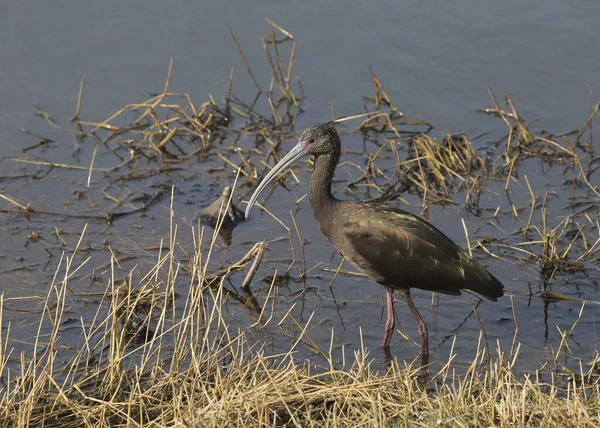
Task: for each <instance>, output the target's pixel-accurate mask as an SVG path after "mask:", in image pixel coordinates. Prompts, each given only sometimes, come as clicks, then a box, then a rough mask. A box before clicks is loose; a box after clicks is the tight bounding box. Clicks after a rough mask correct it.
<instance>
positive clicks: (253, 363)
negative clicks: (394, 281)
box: [0, 227, 600, 427]
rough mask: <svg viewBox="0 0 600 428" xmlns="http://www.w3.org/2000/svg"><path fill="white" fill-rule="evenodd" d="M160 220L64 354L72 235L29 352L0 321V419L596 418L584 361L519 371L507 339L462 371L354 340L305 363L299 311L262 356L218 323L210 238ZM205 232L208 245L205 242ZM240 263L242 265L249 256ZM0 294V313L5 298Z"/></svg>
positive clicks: (458, 421) (219, 299)
mask: <svg viewBox="0 0 600 428" xmlns="http://www.w3.org/2000/svg"><path fill="white" fill-rule="evenodd" d="M171 230H172V232H171V236H170V239H169V245H168V246H165V247H166V248H168V250H167V251H165V252H163V253H160V254H159V256H158V259H157V261H156V264H155V266H154V267H153V268H152V269H151V270H150V271H148V272H147V273H145V274H144V275H142V274H140V273H139V272H138V271H132V272H129V273H125V274H124V273H122V272H121V271H120V269H119V266H118V261H117V260H116V259H113V260H111V273H112V274H111V279H110V281H109V284H108V286H107V288H106V292H105V294H104V295H103V296H101V298H99V299H98V300H97V303H96V305H97V307H94V309H95V310H96V316H95V317H94V318H93V319H92V320H90V321H88V320H83V319H81V320H80V321H79V322H78V323H79V327H78V328H79V331H80V342H79V344H78V346H77V347H76V349H71V351H72V353H71V354H70V355H69V357H68V358H66V359H65V357H64V355H65V347H64V344H63V343H62V342H61V334H62V332H63V331H64V326H65V325H69V324H71V321H72V320H71V319H70V318H69V317H70V315H69V313H68V311H66V310H65V308H66V307H67V306H68V303H67V302H68V301H69V299H70V297H69V296H70V292H69V282H70V279H71V278H72V277H73V276H74V275H75V274H76V272H77V271H78V270H79V269H80V268H82V267H83V265H85V263H86V262H87V261H88V260H89V258H85V257H81V254H80V253H79V250H78V247H79V245H78V247H77V248H76V249H75V251H74V252H73V254H72V255H70V256H64V258H63V260H62V261H61V263H60V265H59V267H58V269H57V271H56V275H55V279H54V281H53V283H52V285H51V287H50V288H49V290H48V295H47V296H46V299H45V300H44V303H43V304H44V308H43V309H44V310H43V315H42V317H41V319H40V322H39V329H38V335H37V337H36V340H35V343H33V344H32V349H31V352H27V353H23V354H22V355H14V354H13V353H12V352H11V343H12V341H11V338H12V337H13V336H14V334H13V333H12V332H11V329H12V328H14V327H13V326H11V325H10V324H6V323H4V322H2V329H1V330H0V331H1V334H2V337H1V340H0V346H1V348H0V373H1V375H2V391H1V395H0V397H1V409H0V414H1V425H2V426H46V427H47V426H61V427H70V426H73V427H75V426H95V427H96V426H97V427H108V426H111V427H114V426H125V425H127V426H138V425H139V426H142V425H143V426H405V425H414V426H432V425H435V426H598V425H599V424H600V388H599V383H598V380H597V377H596V376H595V375H594V370H593V369H594V368H592V369H590V370H589V371H587V369H585V370H584V369H583V368H582V369H581V373H579V374H574V373H572V374H571V375H570V376H553V375H551V374H552V373H556V372H555V371H553V370H548V369H546V370H545V371H544V373H545V374H544V375H541V374H532V375H529V376H528V375H523V374H517V373H516V372H515V370H514V367H515V365H516V364H517V362H518V345H516V346H513V348H512V349H511V350H509V351H508V352H506V351H505V350H501V349H492V350H491V351H490V350H489V349H488V348H487V347H486V346H483V343H485V341H484V340H481V341H480V345H481V346H480V349H479V350H478V351H477V353H476V357H475V358H474V359H473V361H472V362H471V363H470V364H468V365H467V367H466V368H465V369H464V371H462V374H461V375H460V376H459V375H457V374H456V365H455V364H454V363H453V359H454V357H455V356H454V355H453V354H451V355H450V356H449V359H448V363H447V364H444V365H443V366H442V367H441V369H438V370H436V371H435V372H433V371H431V372H427V371H424V370H422V369H421V368H419V367H417V366H416V365H410V364H409V365H405V364H403V365H398V363H397V362H394V363H391V364H390V365H389V367H388V370H387V372H385V373H381V372H376V371H374V370H373V369H372V368H371V358H370V357H369V354H368V351H367V350H365V349H359V350H357V351H355V352H354V354H353V355H346V356H344V358H343V359H344V361H345V364H343V365H339V364H337V363H335V362H334V357H333V356H332V355H331V352H330V351H323V350H318V352H320V353H321V354H322V355H323V356H324V359H323V361H325V364H324V366H321V367H315V366H314V365H311V363H310V362H308V361H297V360H296V359H295V358H294V354H295V349H296V347H297V346H298V345H299V344H300V343H301V342H306V343H313V344H314V342H312V341H311V340H310V337H309V336H308V334H307V333H306V331H307V327H308V325H309V324H310V320H309V321H308V322H307V323H306V324H305V325H299V334H298V335H297V339H296V341H295V342H294V344H293V345H291V346H290V347H289V349H288V350H287V352H285V353H282V354H279V355H269V354H268V353H267V352H266V351H265V349H263V348H261V345H260V341H257V340H256V339H252V338H250V337H249V336H248V335H247V333H246V332H245V331H241V330H239V329H238V328H234V327H231V326H230V325H228V321H227V319H228V318H227V316H226V315H225V311H224V308H225V304H226V300H227V295H228V294H227V292H226V290H228V289H227V288H226V287H225V285H224V281H225V278H226V277H227V275H226V274H225V273H224V274H223V275H222V277H221V279H220V281H215V278H214V276H210V274H209V273H208V265H209V262H210V254H211V251H212V248H213V246H214V245H215V239H216V237H215V236H216V235H214V236H213V237H212V238H211V237H207V238H204V237H202V236H200V237H199V238H198V239H197V241H198V242H197V245H195V247H196V251H195V253H194V254H193V255H190V256H188V257H189V259H186V258H182V254H181V251H179V250H178V248H179V247H178V244H177V228H175V227H172V228H171ZM84 234H85V230H84V231H83V233H82V235H81V238H80V241H79V242H80V243H81V242H82V241H83V239H84ZM200 235H202V233H200ZM202 242H204V245H208V246H209V248H205V249H204V251H203V248H202V246H203V244H202ZM161 247H162V246H161ZM203 254H204V257H203V256H202V255H203ZM77 260H79V261H78V262H77V263H75V261H77ZM245 263H247V266H246V268H248V266H249V265H250V261H249V260H247V261H246V262H245ZM207 278H210V281H208V280H207ZM182 284H184V285H187V286H188V287H189V293H188V295H187V298H186V299H185V303H184V304H181V302H180V301H178V302H177V304H175V300H176V292H175V290H176V288H177V289H178V290H180V288H181V286H182ZM229 293H231V291H229ZM248 294H250V291H248ZM273 298H275V296H274V289H273V286H272V287H271V288H270V290H269V291H267V292H264V293H263V295H262V296H261V300H263V303H262V305H259V307H258V308H256V307H255V308H254V309H252V308H250V311H251V312H252V313H253V315H254V319H255V320H256V321H255V325H254V326H253V327H254V329H255V330H256V329H262V328H269V327H270V328H277V325H278V324H279V323H280V322H281V320H280V319H281V318H282V317H286V316H291V314H283V315H282V314H279V315H278V314H276V313H273V312H272V311H271V309H270V301H271V300H272V299H273ZM256 301H257V300H256V299H254V302H256ZM0 303H1V305H0V316H1V315H2V312H1V310H2V309H3V308H4V303H5V302H4V299H3V298H2V301H1V302H0ZM257 311H258V312H257ZM555 369H557V370H558V369H560V367H558V366H557V367H555Z"/></svg>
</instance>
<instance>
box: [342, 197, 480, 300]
mask: <svg viewBox="0 0 600 428" xmlns="http://www.w3.org/2000/svg"><path fill="white" fill-rule="evenodd" d="M360 211H361V210H360V208H359V206H357V210H355V211H350V212H349V213H348V214H347V215H346V216H345V218H344V220H345V222H344V224H343V228H342V230H343V235H344V237H345V238H346V240H347V242H348V243H349V244H350V245H349V246H350V247H351V248H352V251H347V252H348V253H350V254H347V255H346V254H344V256H345V257H347V258H350V260H351V261H352V262H353V263H354V264H355V265H356V266H358V267H359V268H361V269H362V270H364V271H365V273H367V274H368V275H369V276H371V277H373V278H374V279H375V280H376V281H377V282H379V283H381V284H384V285H388V286H390V287H397V288H407V287H417V288H422V289H425V290H430V291H438V292H442V293H447V294H460V289H461V288H466V289H473V288H477V287H475V286H470V285H471V283H472V282H473V281H478V280H479V279H482V280H484V281H489V274H488V272H487V271H486V270H485V268H484V267H483V266H481V264H479V263H478V262H476V261H474V260H473V259H472V258H471V257H470V256H469V255H468V253H467V252H466V251H465V250H463V249H462V248H460V247H458V246H457V245H456V244H455V243H454V242H452V240H450V238H448V237H447V236H446V235H445V234H444V233H443V232H441V231H440V230H439V229H437V228H436V227H435V226H433V225H431V224H430V223H428V222H426V221H424V220H422V219H420V218H419V217H417V216H414V215H412V214H410V213H407V212H405V211H402V210H396V209H391V208H383V207H379V208H377V209H376V210H373V209H369V210H368V212H366V213H365V212H362V213H361V212H360ZM480 277H481V278H480ZM475 291H478V290H475ZM478 292H479V291H478Z"/></svg>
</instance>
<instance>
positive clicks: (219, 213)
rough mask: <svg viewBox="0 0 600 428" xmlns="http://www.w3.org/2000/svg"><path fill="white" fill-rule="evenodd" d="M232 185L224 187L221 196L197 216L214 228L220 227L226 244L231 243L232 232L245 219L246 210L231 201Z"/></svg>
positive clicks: (220, 234)
mask: <svg viewBox="0 0 600 428" xmlns="http://www.w3.org/2000/svg"><path fill="white" fill-rule="evenodd" d="M230 198H231V187H229V186H227V187H225V189H223V193H222V194H221V196H219V198H218V199H217V200H216V201H214V202H213V203H212V204H210V205H209V206H208V207H206V208H204V209H202V210H201V211H200V213H199V214H198V215H197V216H196V218H197V219H198V218H199V219H200V221H201V222H202V223H203V224H205V225H207V226H210V227H212V228H215V229H216V228H217V226H218V225H219V223H221V224H220V228H219V236H221V238H222V239H223V243H224V244H225V246H227V247H229V246H230V245H231V239H232V232H233V229H234V227H235V226H237V224H238V223H240V222H241V221H244V220H245V217H244V212H243V211H242V210H240V209H239V208H238V207H237V206H236V205H235V204H234V203H233V202H230Z"/></svg>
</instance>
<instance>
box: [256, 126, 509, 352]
mask: <svg viewBox="0 0 600 428" xmlns="http://www.w3.org/2000/svg"><path fill="white" fill-rule="evenodd" d="M305 155H312V156H314V170H313V172H312V175H311V178H310V184H309V192H308V197H309V201H310V206H311V208H312V211H313V214H314V216H315V218H316V220H317V224H318V226H319V229H320V230H321V232H322V233H323V235H325V237H327V239H329V241H331V243H332V244H333V245H334V247H335V248H336V249H337V250H338V252H339V253H340V254H341V256H342V257H343V258H344V259H345V260H347V261H349V262H350V263H351V264H352V265H353V266H354V267H356V268H357V269H359V270H360V271H362V272H363V273H365V274H366V275H367V276H368V277H370V278H371V279H373V280H374V281H375V282H377V283H379V284H381V285H383V286H384V287H385V289H386V306H387V319H386V323H385V328H384V336H383V344H382V345H383V349H384V351H385V352H386V355H388V354H389V346H390V342H391V340H392V335H393V332H394V326H395V320H394V298H393V294H394V292H398V293H400V294H402V295H403V296H404V300H405V301H406V305H407V306H408V307H409V309H410V310H411V312H412V314H413V316H414V318H415V320H416V322H417V327H418V331H419V334H420V336H421V350H422V351H421V352H422V356H423V361H428V356H429V342H428V332H427V325H426V324H425V322H424V321H423V318H421V315H420V314H419V311H418V310H417V307H416V306H415V304H414V302H413V300H412V298H411V295H410V289H411V288H418V289H422V290H427V291H431V292H436V293H443V294H450V295H460V294H461V290H465V291H468V292H471V293H474V294H476V295H479V296H482V297H484V298H487V299H489V300H491V301H497V300H498V298H499V297H502V296H503V295H504V286H503V285H502V283H501V282H500V281H499V280H498V279H497V278H496V277H495V276H494V275H493V274H491V273H490V272H489V271H488V270H487V269H486V268H485V267H484V266H483V264H481V263H480V262H479V261H477V260H475V259H473V257H471V255H469V253H468V252H467V251H465V250H464V249H463V248H461V247H460V246H458V245H457V244H455V243H454V242H453V241H452V240H451V239H450V238H448V237H447V236H446V235H445V234H444V233H443V232H442V231H440V230H439V229H438V228H436V227H435V226H434V225H432V224H431V223H429V222H428V221H425V220H423V219H422V218H420V217H418V216H417V215H414V214H412V213H410V212H408V211H404V210H402V209H398V208H392V207H389V206H387V205H385V204H382V203H373V202H365V201H347V200H339V199H337V198H335V197H334V196H333V194H332V191H331V183H332V180H333V176H334V174H335V168H336V166H337V165H338V162H339V160H340V155H341V140H340V137H339V134H338V133H337V131H336V129H335V128H334V127H333V126H332V124H331V123H317V124H314V125H312V126H310V127H309V128H307V129H306V130H305V131H304V132H302V134H301V135H300V137H299V139H298V143H297V145H296V146H294V148H293V149H292V150H291V151H290V152H289V153H287V154H286V155H285V156H284V157H283V158H282V159H281V160H280V161H279V162H278V163H277V164H276V165H275V166H274V167H273V168H272V169H271V171H269V173H268V174H266V176H265V177H264V179H263V180H262V181H261V182H260V183H259V185H258V186H257V188H256V190H255V191H254V193H253V194H252V196H251V197H250V199H249V200H248V205H247V206H246V211H245V217H246V219H248V218H249V216H250V212H251V211H252V207H253V206H254V204H255V203H256V201H257V199H258V197H259V195H260V194H261V192H262V191H263V190H264V189H265V187H266V186H267V185H268V184H269V183H270V182H271V181H273V179H274V178H275V177H277V175H278V174H280V173H281V172H282V171H284V170H285V169H286V168H287V167H289V166H290V165H291V164H292V163H294V162H295V161H297V160H298V159H300V158H302V157H303V156H305Z"/></svg>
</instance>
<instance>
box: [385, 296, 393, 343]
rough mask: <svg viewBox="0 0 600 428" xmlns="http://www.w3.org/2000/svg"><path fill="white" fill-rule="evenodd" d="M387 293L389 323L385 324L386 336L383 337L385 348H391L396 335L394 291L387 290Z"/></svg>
mask: <svg viewBox="0 0 600 428" xmlns="http://www.w3.org/2000/svg"><path fill="white" fill-rule="evenodd" d="M386 292H387V321H386V322H385V334H384V336H383V347H384V348H389V347H390V342H391V341H392V334H394V325H395V323H394V290H393V289H391V288H386Z"/></svg>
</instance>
